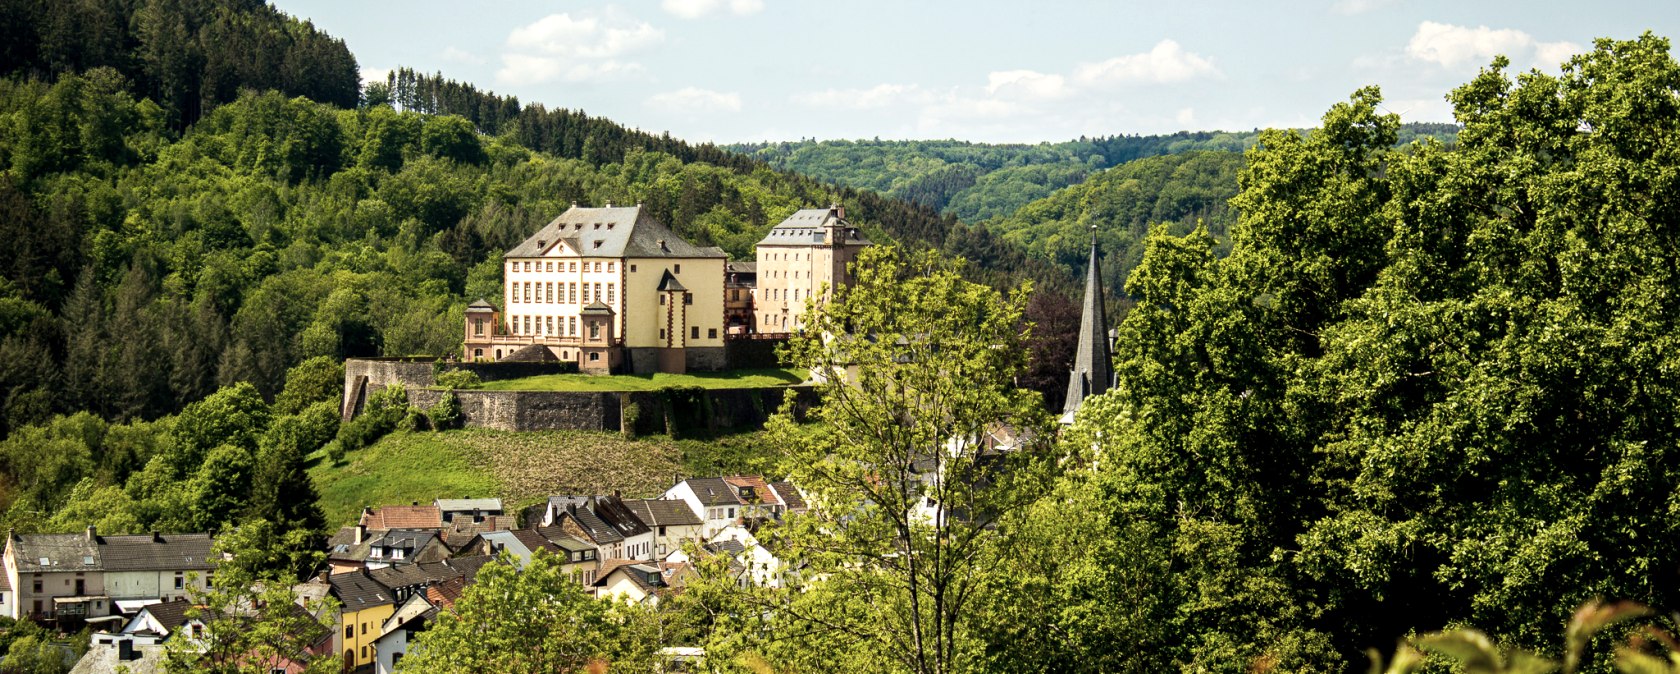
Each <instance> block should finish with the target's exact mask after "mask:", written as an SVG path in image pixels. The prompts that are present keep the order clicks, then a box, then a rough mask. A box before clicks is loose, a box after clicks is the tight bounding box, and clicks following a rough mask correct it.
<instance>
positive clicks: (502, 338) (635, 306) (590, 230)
mask: <svg viewBox="0 0 1680 674" xmlns="http://www.w3.org/2000/svg"><path fill="white" fill-rule="evenodd" d="M727 257H728V256H727V255H726V254H725V253H724V252H723V250H722V249H719V248H712V247H700V246H695V245H693V244H691V243H689V242H687V241H684V240H682V239H681V238H679V237H678V236H677V235H676V234H675V233H674V232H672V231H671V229H670V228H669V227H666V226H665V224H664V223H661V222H659V221H658V220H655V219H654V218H653V217H652V216H650V215H648V214H647V213H646V212H645V211H644V210H643V208H642V207H641V206H639V205H638V206H629V207H618V208H614V207H613V206H612V205H610V204H609V205H608V206H607V207H606V208H581V207H578V206H576V205H573V206H572V207H571V208H569V209H567V210H566V212H564V213H561V214H560V215H559V217H556V218H555V219H554V220H553V221H552V222H550V223H548V224H547V225H544V226H543V228H542V229H540V230H538V231H537V233H536V234H533V235H531V237H530V238H528V239H526V240H525V241H524V243H521V244H519V245H518V246H515V247H514V248H513V249H512V250H509V251H508V252H507V253H506V254H505V255H503V256H502V263H503V264H502V272H503V277H502V281H503V282H502V288H503V290H502V309H501V310H497V309H496V307H495V306H493V305H491V304H490V303H489V302H486V301H484V300H479V301H478V302H474V303H473V304H472V305H470V306H468V307H467V312H466V333H465V335H464V339H463V345H462V349H463V356H464V357H465V358H466V359H467V360H470V361H482V360H492V361H494V360H507V359H513V360H560V361H564V362H575V363H577V364H578V368H579V370H581V371H583V372H588V373H596V374H606V373H611V372H625V371H628V372H634V373H637V374H647V373H652V372H675V373H680V372H686V371H688V370H691V369H693V370H719V369H723V367H724V353H723V351H724V349H723V340H724V264H725V261H726V259H727Z"/></svg>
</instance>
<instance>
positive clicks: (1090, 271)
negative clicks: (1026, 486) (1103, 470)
mask: <svg viewBox="0 0 1680 674" xmlns="http://www.w3.org/2000/svg"><path fill="white" fill-rule="evenodd" d="M1113 359H1114V354H1113V353H1112V352H1111V351H1110V345H1109V343H1108V315H1107V314H1106V312H1105V311H1104V310H1103V287H1102V266H1101V263H1100V261H1099V259H1098V256H1097V238H1096V236H1095V235H1094V234H1093V235H1092V237H1091V262H1090V264H1089V265H1087V266H1086V269H1085V309H1084V311H1083V312H1081V313H1080V316H1079V341H1078V342H1076V343H1075V345H1074V359H1073V372H1071V373H1069V375H1068V390H1067V403H1066V404H1065V405H1063V406H1062V413H1063V415H1062V421H1063V422H1064V423H1072V421H1073V413H1074V412H1077V411H1078V410H1079V406H1080V404H1082V403H1084V402H1085V398H1087V397H1090V396H1094V395H1100V394H1102V393H1104V392H1106V391H1108V389H1109V387H1110V386H1113V385H1114V360H1113Z"/></svg>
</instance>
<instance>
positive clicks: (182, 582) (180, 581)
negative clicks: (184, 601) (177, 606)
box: [175, 573, 186, 590]
mask: <svg viewBox="0 0 1680 674" xmlns="http://www.w3.org/2000/svg"><path fill="white" fill-rule="evenodd" d="M183 587H186V579H185V578H182V577H181V574H179V573H177V574H175V589H177V590H179V589H181V588H183Z"/></svg>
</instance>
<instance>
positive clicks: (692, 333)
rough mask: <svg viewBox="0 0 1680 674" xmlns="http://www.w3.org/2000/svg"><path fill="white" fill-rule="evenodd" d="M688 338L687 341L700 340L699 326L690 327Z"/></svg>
mask: <svg viewBox="0 0 1680 674" xmlns="http://www.w3.org/2000/svg"><path fill="white" fill-rule="evenodd" d="M688 338H689V339H700V326H698V325H696V326H693V327H690V328H689V329H688Z"/></svg>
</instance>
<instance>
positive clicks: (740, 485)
mask: <svg viewBox="0 0 1680 674" xmlns="http://www.w3.org/2000/svg"><path fill="white" fill-rule="evenodd" d="M723 481H724V483H725V484H728V485H729V486H731V487H734V488H735V497H736V498H738V499H740V500H741V503H745V504H749V505H770V506H779V505H782V501H781V499H779V498H777V497H776V492H774V491H772V490H771V489H770V485H768V484H765V482H764V478H762V477H759V476H757V475H731V476H728V477H725V478H723Z"/></svg>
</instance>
